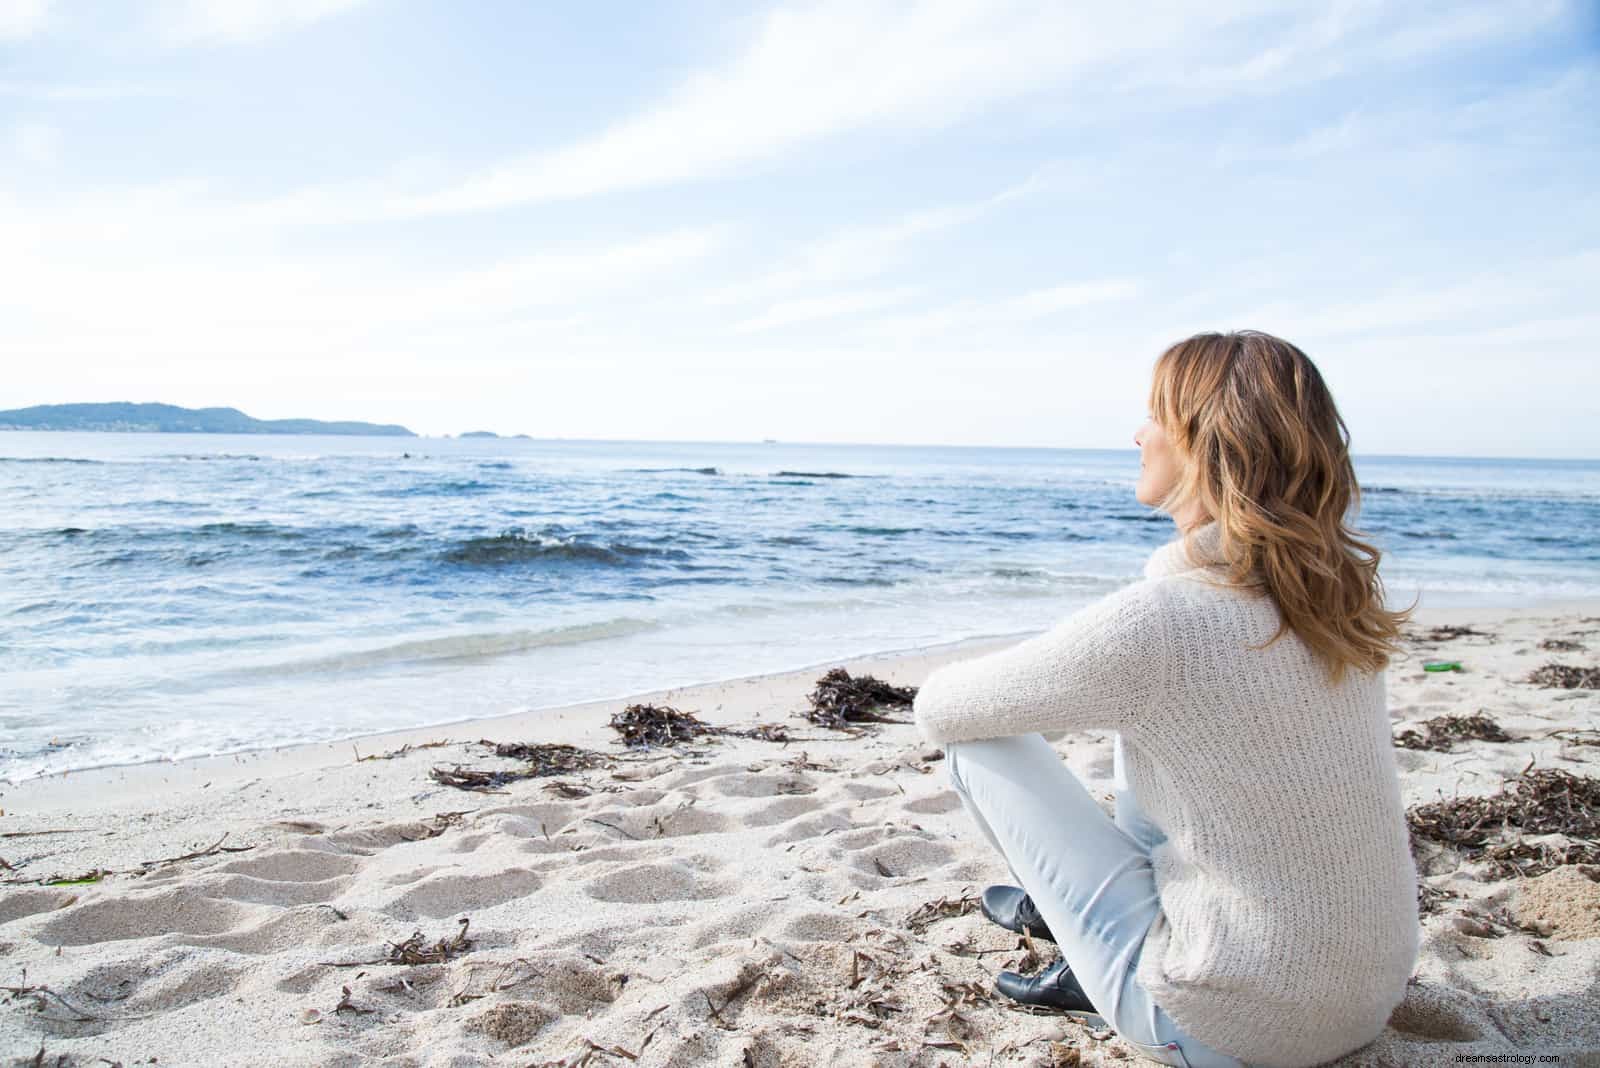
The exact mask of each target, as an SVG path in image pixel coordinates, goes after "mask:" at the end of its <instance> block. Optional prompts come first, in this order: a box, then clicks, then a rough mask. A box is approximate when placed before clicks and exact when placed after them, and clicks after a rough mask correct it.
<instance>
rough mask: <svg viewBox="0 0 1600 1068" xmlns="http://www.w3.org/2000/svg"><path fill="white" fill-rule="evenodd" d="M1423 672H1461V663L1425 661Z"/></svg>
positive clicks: (1455, 661) (1456, 661)
mask: <svg viewBox="0 0 1600 1068" xmlns="http://www.w3.org/2000/svg"><path fill="white" fill-rule="evenodd" d="M1422 670H1423V671H1460V670H1461V661H1459V660H1424V661H1423V662H1422Z"/></svg>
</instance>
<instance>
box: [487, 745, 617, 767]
mask: <svg viewBox="0 0 1600 1068" xmlns="http://www.w3.org/2000/svg"><path fill="white" fill-rule="evenodd" d="M478 744H479V745H486V746H488V747H489V748H491V749H493V750H494V755H495V756H497V757H505V758H506V759H508V760H520V761H522V762H523V763H524V764H527V765H529V769H528V770H530V771H531V772H532V773H533V774H534V775H564V774H566V773H567V772H569V771H580V770H582V769H584V768H593V767H598V766H599V765H601V764H604V763H605V762H606V761H607V760H608V759H610V758H609V757H607V756H606V755H605V754H604V753H597V752H595V751H594V750H592V749H579V748H578V747H577V746H575V745H565V744H562V743H560V742H537V743H532V744H530V743H528V742H491V741H489V740H488V739H483V740H480V741H479V742H478Z"/></svg>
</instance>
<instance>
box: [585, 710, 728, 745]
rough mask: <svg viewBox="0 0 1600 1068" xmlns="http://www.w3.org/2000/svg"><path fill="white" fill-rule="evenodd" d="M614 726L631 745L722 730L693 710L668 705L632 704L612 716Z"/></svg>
mask: <svg viewBox="0 0 1600 1068" xmlns="http://www.w3.org/2000/svg"><path fill="white" fill-rule="evenodd" d="M611 728H612V729H613V730H615V731H616V732H617V733H618V734H621V735H622V744H623V745H625V746H627V747H628V748H629V749H648V748H650V747H651V746H657V745H677V744H678V743H679V742H684V741H690V740H692V739H694V738H698V737H700V736H702V735H706V734H718V733H721V728H719V727H716V726H713V725H712V724H710V723H706V722H704V721H703V720H701V719H700V718H699V717H698V716H696V715H695V714H694V713H693V712H680V711H678V710H677V709H676V708H672V707H670V706H667V705H629V706H628V707H627V708H624V709H623V710H622V711H621V712H618V713H617V714H616V715H614V716H612V717H611Z"/></svg>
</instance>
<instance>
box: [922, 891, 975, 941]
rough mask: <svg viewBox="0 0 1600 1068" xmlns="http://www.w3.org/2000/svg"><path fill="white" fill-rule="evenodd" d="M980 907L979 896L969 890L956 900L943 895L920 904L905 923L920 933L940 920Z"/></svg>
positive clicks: (964, 913)
mask: <svg viewBox="0 0 1600 1068" xmlns="http://www.w3.org/2000/svg"><path fill="white" fill-rule="evenodd" d="M978 907H979V905H978V898H977V897H976V896H974V895H973V894H971V893H968V892H963V893H962V895H961V896H960V897H958V898H956V899H955V900H951V899H950V898H948V897H941V898H938V899H937V900H934V901H928V902H924V903H923V904H921V905H918V906H917V908H916V911H914V912H912V913H911V915H909V916H907V917H906V919H905V924H906V926H907V927H909V928H911V930H913V931H916V932H918V933H919V934H920V933H921V932H923V931H926V930H927V929H928V928H929V927H930V926H931V925H932V924H934V923H937V922H938V921H940V920H947V919H950V918H951V917H953V916H965V915H966V914H967V913H969V912H976V911H977V909H978Z"/></svg>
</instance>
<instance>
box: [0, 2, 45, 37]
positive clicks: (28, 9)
mask: <svg viewBox="0 0 1600 1068" xmlns="http://www.w3.org/2000/svg"><path fill="white" fill-rule="evenodd" d="M51 3H52V0H0V41H20V40H22V39H24V38H27V37H32V36H33V35H34V34H36V33H38V32H39V31H40V30H42V29H44V27H45V24H46V23H47V22H48V21H49V18H50V5H51Z"/></svg>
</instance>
